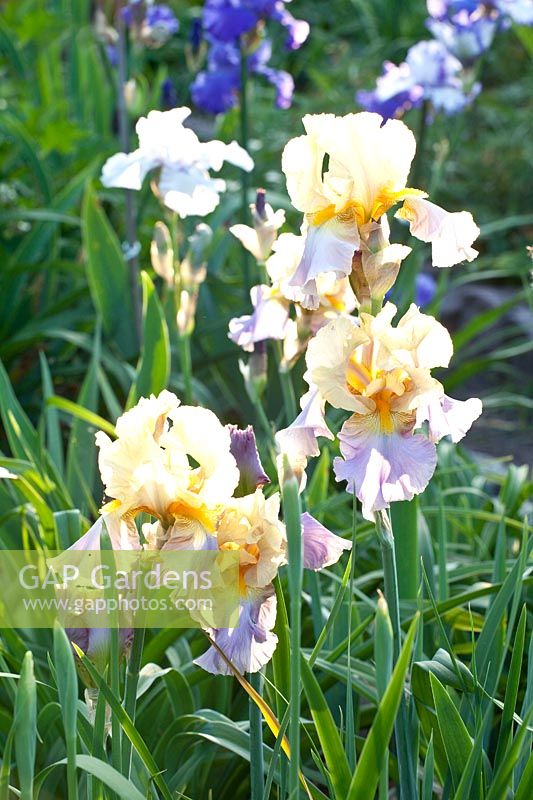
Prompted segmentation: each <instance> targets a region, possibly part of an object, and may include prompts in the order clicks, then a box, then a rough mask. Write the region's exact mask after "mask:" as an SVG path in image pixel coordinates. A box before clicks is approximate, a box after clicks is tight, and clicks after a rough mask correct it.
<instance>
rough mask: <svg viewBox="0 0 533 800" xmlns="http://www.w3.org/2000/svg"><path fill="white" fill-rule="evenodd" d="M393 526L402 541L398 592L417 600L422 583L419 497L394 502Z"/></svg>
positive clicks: (405, 598)
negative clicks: (419, 541) (419, 542)
mask: <svg viewBox="0 0 533 800" xmlns="http://www.w3.org/2000/svg"><path fill="white" fill-rule="evenodd" d="M391 518H392V528H393V530H395V531H397V532H399V536H400V537H401V541H402V549H401V553H400V559H399V560H400V570H399V573H398V592H399V595H400V598H401V599H402V600H416V597H417V594H418V587H419V584H420V552H419V545H418V499H417V498H416V497H415V498H413V500H411V501H409V502H408V501H406V500H403V501H401V502H398V503H394V504H393V506H392V509H391Z"/></svg>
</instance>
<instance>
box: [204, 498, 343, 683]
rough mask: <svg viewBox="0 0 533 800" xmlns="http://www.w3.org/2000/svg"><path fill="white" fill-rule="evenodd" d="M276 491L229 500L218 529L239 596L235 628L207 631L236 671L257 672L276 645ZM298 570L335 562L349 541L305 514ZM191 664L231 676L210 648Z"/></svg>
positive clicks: (279, 540)
mask: <svg viewBox="0 0 533 800" xmlns="http://www.w3.org/2000/svg"><path fill="white" fill-rule="evenodd" d="M279 510H280V497H279V493H277V492H276V493H275V494H273V495H271V496H270V497H269V498H265V497H264V495H263V492H262V490H261V489H257V490H256V491H255V492H254V493H253V494H249V495H245V496H244V497H239V498H236V499H234V500H233V501H232V502H231V503H229V505H228V506H227V507H226V509H225V511H224V512H223V514H222V516H221V517H220V520H219V523H218V526H217V542H218V547H219V549H220V550H229V551H233V552H238V554H239V559H240V567H239V575H240V581H239V589H240V595H241V606H240V617H239V626H238V627H237V628H219V629H217V630H215V631H211V635H212V636H213V637H214V639H215V642H216V644H217V646H218V647H219V648H220V649H221V650H223V652H224V654H225V655H226V657H227V658H228V659H229V660H230V661H231V662H232V664H233V666H234V667H236V669H238V670H239V672H257V670H259V669H261V667H262V666H264V664H266V663H267V661H269V660H270V658H271V657H272V654H273V652H274V650H275V648H276V645H277V641H278V639H277V636H276V634H275V633H274V632H273V630H272V629H273V627H274V623H275V621H276V595H275V591H274V587H273V585H272V581H273V579H274V578H275V577H276V575H277V573H278V569H279V568H280V566H282V565H283V564H286V563H287V533H286V530H285V525H284V524H283V523H282V522H281V521H280V519H279V516H278V515H279ZM302 543H303V548H302V549H303V553H302V555H303V566H304V567H305V568H307V569H312V570H318V569H322V568H323V567H326V566H329V565H331V564H334V563H336V562H337V561H338V560H339V558H340V556H341V555H342V553H343V551H344V550H349V549H350V547H351V542H348V541H346V540H345V539H342V538H341V537H340V536H336V535H335V534H334V533H332V532H331V531H329V530H328V529H327V528H325V527H324V526H323V525H321V524H320V522H318V521H317V520H316V519H314V518H313V517H312V516H311V515H310V514H307V513H306V514H303V515H302ZM195 663H196V664H198V665H199V666H201V667H202V668H203V669H205V670H206V671H207V672H212V673H215V674H230V672H231V671H230V670H229V668H228V666H227V664H226V662H225V661H224V659H222V658H221V656H220V654H219V652H218V651H217V650H216V648H214V647H210V648H209V649H208V650H207V651H206V652H205V653H204V654H203V655H202V656H200V658H198V659H196V661H195Z"/></svg>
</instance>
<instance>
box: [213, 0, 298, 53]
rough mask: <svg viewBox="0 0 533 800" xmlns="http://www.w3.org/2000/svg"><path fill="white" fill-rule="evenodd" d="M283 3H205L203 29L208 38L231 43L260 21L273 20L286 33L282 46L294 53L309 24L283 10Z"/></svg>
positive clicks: (227, 0) (248, 0)
mask: <svg viewBox="0 0 533 800" xmlns="http://www.w3.org/2000/svg"><path fill="white" fill-rule="evenodd" d="M286 2H287V0H207V2H206V4H205V6H204V29H205V31H206V33H207V35H208V38H209V39H211V40H213V39H216V40H217V41H219V42H234V41H235V40H236V39H238V38H239V36H242V35H243V34H244V33H248V32H249V31H251V30H253V29H254V28H255V27H256V26H257V24H258V23H259V21H260V20H262V19H274V20H276V21H277V22H279V23H280V24H281V25H282V26H283V27H284V28H286V30H287V39H286V43H285V44H286V47H287V49H288V50H297V49H298V48H299V47H300V46H301V45H302V44H303V43H304V42H305V40H306V39H307V36H308V35H309V25H308V23H307V22H304V21H303V20H297V19H295V18H294V17H293V16H292V14H290V13H289V12H288V11H287V9H286V8H285V3H286Z"/></svg>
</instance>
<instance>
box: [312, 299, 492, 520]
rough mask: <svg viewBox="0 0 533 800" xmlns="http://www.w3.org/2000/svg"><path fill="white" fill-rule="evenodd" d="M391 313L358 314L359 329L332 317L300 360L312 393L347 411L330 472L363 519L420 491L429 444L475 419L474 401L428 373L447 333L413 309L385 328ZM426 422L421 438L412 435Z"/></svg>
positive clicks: (457, 435) (432, 459) (442, 356)
mask: <svg viewBox="0 0 533 800" xmlns="http://www.w3.org/2000/svg"><path fill="white" fill-rule="evenodd" d="M395 314H396V307H395V306H394V305H393V304H392V303H387V304H386V305H385V307H384V308H383V310H382V311H381V312H380V313H379V314H378V315H377V316H376V317H373V316H371V315H369V314H361V316H360V324H357V322H356V321H355V320H353V319H343V318H340V319H337V320H335V321H333V322H331V323H329V324H328V325H326V326H325V327H324V328H322V329H321V330H320V331H319V332H318V333H317V335H316V336H315V338H314V339H312V340H311V342H310V343H309V347H308V350H307V357H306V359H307V367H308V373H307V378H308V381H309V382H310V383H311V384H312V385H314V386H315V387H316V389H317V391H318V394H319V396H320V397H321V398H322V399H323V400H324V401H326V402H328V403H329V404H330V405H332V406H334V407H336V408H340V409H344V410H346V411H349V412H351V416H350V418H349V419H348V420H347V421H346V422H345V423H344V425H343V427H342V430H341V432H340V433H339V441H340V449H341V453H342V456H343V458H337V459H335V462H334V469H335V475H336V478H337V480H346V481H347V482H348V490H349V491H351V492H354V493H355V494H356V495H357V497H358V498H359V499H360V500H361V502H362V504H363V514H364V515H365V516H366V517H367V518H372V514H373V512H374V511H376V510H380V509H383V508H386V507H387V506H388V505H389V504H390V503H391V502H393V501H396V500H410V499H411V498H412V497H413V496H414V495H415V494H419V493H420V492H421V491H423V490H424V489H425V487H426V486H427V484H428V482H429V480H430V478H431V476H432V474H433V472H434V470H435V466H436V461H437V455H436V450H435V445H434V442H435V441H438V440H439V439H440V438H441V437H442V436H444V435H447V434H449V435H451V436H452V438H453V439H454V441H458V440H459V439H461V438H462V436H464V434H465V433H466V431H467V430H468V429H469V428H470V426H471V424H472V422H473V421H474V420H475V419H477V417H478V416H479V415H480V414H481V402H480V401H479V400H478V399H476V398H473V399H471V400H468V401H465V402H460V401H455V400H451V398H447V397H446V395H445V394H444V389H443V387H442V385H441V384H440V383H439V381H437V380H436V379H435V378H433V377H432V376H431V373H430V370H431V369H432V368H434V367H445V366H447V365H448V363H449V361H450V358H451V356H452V351H453V348H452V342H451V339H450V335H449V333H448V332H447V330H446V329H445V328H444V327H443V326H442V325H441V324H440V323H439V322H437V321H436V320H435V319H433V317H430V316H427V315H425V314H422V313H420V311H419V310H418V308H417V307H416V306H414V305H412V306H411V307H410V309H409V311H408V312H407V314H405V315H404V316H403V317H402V319H401V320H400V321H399V322H398V325H397V326H396V327H393V325H392V319H393V317H394V316H395ZM426 420H427V421H428V422H429V436H426V435H424V434H422V433H417V434H415V433H414V430H415V429H416V428H418V427H420V426H421V425H422V423H423V422H424V421H426ZM322 435H323V434H322Z"/></svg>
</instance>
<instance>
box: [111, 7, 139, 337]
mask: <svg viewBox="0 0 533 800" xmlns="http://www.w3.org/2000/svg"><path fill="white" fill-rule="evenodd" d="M121 10H122V9H121V8H119V11H118V13H117V29H118V68H117V117H118V127H119V133H120V142H121V145H122V149H123V150H124V152H125V153H127V152H129V149H130V145H129V138H130V136H129V133H130V132H129V119H128V109H127V108H126V99H125V97H124V87H125V86H126V82H127V80H128V66H127V58H126V27H125V23H124V19H123V17H122V14H121ZM124 197H125V200H126V242H127V244H128V249H129V250H130V251H131V252H130V254H129V257H128V259H127V262H128V268H129V278H130V288H131V297H132V304H133V319H134V323H135V331H136V334H137V341H138V344H139V346H140V343H141V341H142V298H141V286H140V283H139V257H138V256H137V255H135V254H134V250H133V248H135V247H136V246H137V224H136V220H135V208H134V203H133V192H132V191H131V190H129V189H125V190H124Z"/></svg>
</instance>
